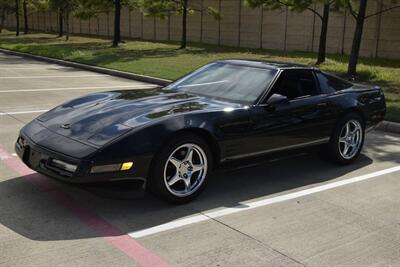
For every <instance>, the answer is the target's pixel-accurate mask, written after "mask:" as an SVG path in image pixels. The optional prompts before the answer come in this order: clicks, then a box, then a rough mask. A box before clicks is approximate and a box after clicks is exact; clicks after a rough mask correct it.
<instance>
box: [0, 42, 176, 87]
mask: <svg viewBox="0 0 400 267" xmlns="http://www.w3.org/2000/svg"><path fill="white" fill-rule="evenodd" d="M0 52H1V53H4V54H9V55H13V56H20V57H26V58H32V59H35V60H40V61H44V62H49V63H55V64H59V65H63V66H67V67H74V68H79V69H83V70H89V71H94V72H98V73H102V74H108V75H113V76H117V77H122V78H126V79H131V80H135V81H141V82H146V83H154V84H157V85H162V86H165V85H168V84H169V83H171V81H170V80H166V79H161V78H156V77H151V76H146V75H141V74H136V73H131V72H126V71H120V70H113V69H107V68H103V67H97V66H92V65H87V64H82V63H77V62H72V61H66V60H61V59H55V58H49V57H43V56H37V55H32V54H29V53H23V52H17V51H12V50H8V49H4V48H0Z"/></svg>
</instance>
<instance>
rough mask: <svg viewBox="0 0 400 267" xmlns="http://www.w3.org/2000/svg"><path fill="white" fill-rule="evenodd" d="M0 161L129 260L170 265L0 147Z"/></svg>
mask: <svg viewBox="0 0 400 267" xmlns="http://www.w3.org/2000/svg"><path fill="white" fill-rule="evenodd" d="M0 160H2V161H3V162H4V163H5V165H6V166H7V167H9V168H10V169H12V170H13V171H15V172H17V173H18V174H20V175H23V176H24V177H23V178H24V179H25V180H27V181H29V182H30V183H32V184H33V185H35V186H36V187H37V188H38V189H40V190H41V191H43V192H45V193H46V194H47V195H48V196H49V197H50V198H52V199H53V200H55V201H57V202H58V203H59V204H61V205H62V206H63V207H64V208H65V209H66V210H68V211H70V212H71V213H72V214H74V215H75V216H76V217H77V218H78V219H79V220H80V221H81V222H82V223H84V224H85V225H87V226H88V227H90V228H92V229H93V230H94V231H95V232H96V233H97V234H99V235H101V236H102V237H103V238H104V239H105V240H107V241H108V242H109V243H110V244H112V245H113V246H114V247H116V248H117V249H119V250H121V251H122V252H124V253H125V254H126V255H128V256H129V257H130V258H131V259H133V260H134V261H135V262H136V263H138V264H140V265H141V266H144V267H147V266H149V267H150V266H152V267H153V266H163V267H167V266H170V265H169V264H168V263H167V262H165V261H164V260H163V259H161V258H160V257H159V256H157V255H155V254H154V253H152V252H151V251H149V250H148V249H146V248H145V247H143V246H142V245H140V244H139V243H138V242H137V241H136V240H134V239H133V238H131V237H130V236H129V235H127V234H124V233H122V232H121V231H120V230H118V229H117V228H115V227H114V226H113V225H112V224H110V223H109V222H107V221H106V220H104V219H102V218H101V217H100V216H98V215H97V214H96V213H95V212H93V211H91V210H89V209H88V208H85V207H83V206H82V205H81V204H80V203H77V202H76V200H74V199H73V198H72V197H70V196H69V195H67V194H66V193H64V192H63V191H61V190H60V189H59V188H58V187H57V186H56V185H55V184H54V183H53V182H52V181H51V180H50V179H48V178H46V177H44V176H42V175H40V174H38V173H36V172H34V171H33V170H31V169H29V168H28V167H27V166H26V165H25V164H24V163H23V162H21V161H20V160H19V159H18V158H16V157H13V156H12V155H10V154H9V153H8V152H7V151H5V150H4V149H2V148H1V147H0Z"/></svg>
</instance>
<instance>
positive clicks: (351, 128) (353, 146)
mask: <svg viewBox="0 0 400 267" xmlns="http://www.w3.org/2000/svg"><path fill="white" fill-rule="evenodd" d="M364 136H365V130H364V124H363V120H362V119H361V117H360V116H358V115H357V114H349V115H347V116H345V117H343V118H342V119H340V121H339V122H338V124H337V125H336V128H335V130H334V132H333V134H332V136H331V140H330V143H329V150H330V151H329V152H330V155H331V158H332V159H333V160H334V161H336V162H337V163H340V164H349V163H351V162H353V161H354V160H356V159H357V158H358V156H359V155H360V153H361V149H362V147H363V144H364Z"/></svg>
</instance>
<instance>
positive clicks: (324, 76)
mask: <svg viewBox="0 0 400 267" xmlns="http://www.w3.org/2000/svg"><path fill="white" fill-rule="evenodd" d="M316 74H317V78H318V81H319V84H320V85H321V89H322V91H324V92H325V93H333V92H336V91H340V90H344V89H348V88H350V87H352V86H353V84H352V83H350V82H347V81H345V80H343V79H340V78H338V77H336V76H333V75H331V74H328V73H325V72H316Z"/></svg>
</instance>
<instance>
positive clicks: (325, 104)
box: [317, 102, 328, 108]
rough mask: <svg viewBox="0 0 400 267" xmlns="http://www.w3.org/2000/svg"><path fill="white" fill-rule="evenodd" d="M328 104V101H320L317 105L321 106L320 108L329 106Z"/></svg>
mask: <svg viewBox="0 0 400 267" xmlns="http://www.w3.org/2000/svg"><path fill="white" fill-rule="evenodd" d="M327 106H328V103H327V102H322V103H318V104H317V107H319V108H325V107H327Z"/></svg>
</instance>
